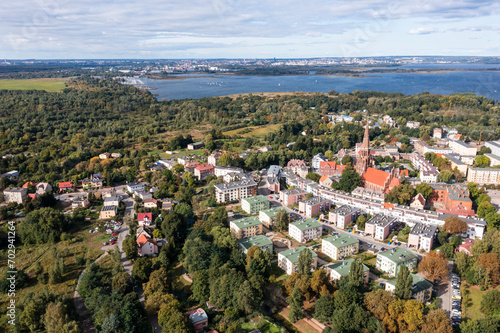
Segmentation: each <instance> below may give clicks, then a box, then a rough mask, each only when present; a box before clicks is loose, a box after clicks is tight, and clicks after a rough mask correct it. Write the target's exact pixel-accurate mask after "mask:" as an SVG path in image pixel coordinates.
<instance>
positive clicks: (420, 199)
mask: <svg viewBox="0 0 500 333" xmlns="http://www.w3.org/2000/svg"><path fill="white" fill-rule="evenodd" d="M410 207H411V208H415V209H424V207H425V198H424V196H423V195H422V194H420V193H417V195H416V196H414V197H413V199H411V202H410Z"/></svg>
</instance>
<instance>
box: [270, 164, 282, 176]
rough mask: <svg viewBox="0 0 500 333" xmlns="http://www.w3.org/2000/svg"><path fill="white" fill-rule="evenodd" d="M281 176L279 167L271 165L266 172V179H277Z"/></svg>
mask: <svg viewBox="0 0 500 333" xmlns="http://www.w3.org/2000/svg"><path fill="white" fill-rule="evenodd" d="M280 175H281V167H280V166H279V165H271V166H270V167H269V169H268V170H267V177H268V178H269V177H277V178H279V177H280Z"/></svg>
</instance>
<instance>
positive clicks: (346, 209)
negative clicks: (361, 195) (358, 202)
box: [332, 205, 360, 216]
mask: <svg viewBox="0 0 500 333" xmlns="http://www.w3.org/2000/svg"><path fill="white" fill-rule="evenodd" d="M358 210H360V209H359V208H356V207H352V206H348V205H344V206H341V207H339V208H337V209H335V210H333V211H332V213H335V214H338V215H340V216H346V215H350V214H352V213H354V212H357V211H358Z"/></svg>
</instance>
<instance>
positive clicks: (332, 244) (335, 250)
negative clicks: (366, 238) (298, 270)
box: [321, 234, 359, 260]
mask: <svg viewBox="0 0 500 333" xmlns="http://www.w3.org/2000/svg"><path fill="white" fill-rule="evenodd" d="M321 252H323V253H324V254H326V255H327V256H329V257H330V258H332V259H333V260H343V259H345V258H347V257H350V256H352V255H355V254H357V253H358V252H359V240H358V239H357V238H354V237H352V236H351V235H346V234H337V235H336V236H331V237H328V238H323V239H322V241H321Z"/></svg>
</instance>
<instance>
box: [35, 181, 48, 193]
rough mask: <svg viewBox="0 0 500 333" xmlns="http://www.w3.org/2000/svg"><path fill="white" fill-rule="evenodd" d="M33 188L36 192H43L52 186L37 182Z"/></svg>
mask: <svg viewBox="0 0 500 333" xmlns="http://www.w3.org/2000/svg"><path fill="white" fill-rule="evenodd" d="M35 188H36V193H37V194H45V193H47V192H50V191H52V186H51V185H50V184H49V183H38V184H37V185H36V187H35Z"/></svg>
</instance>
